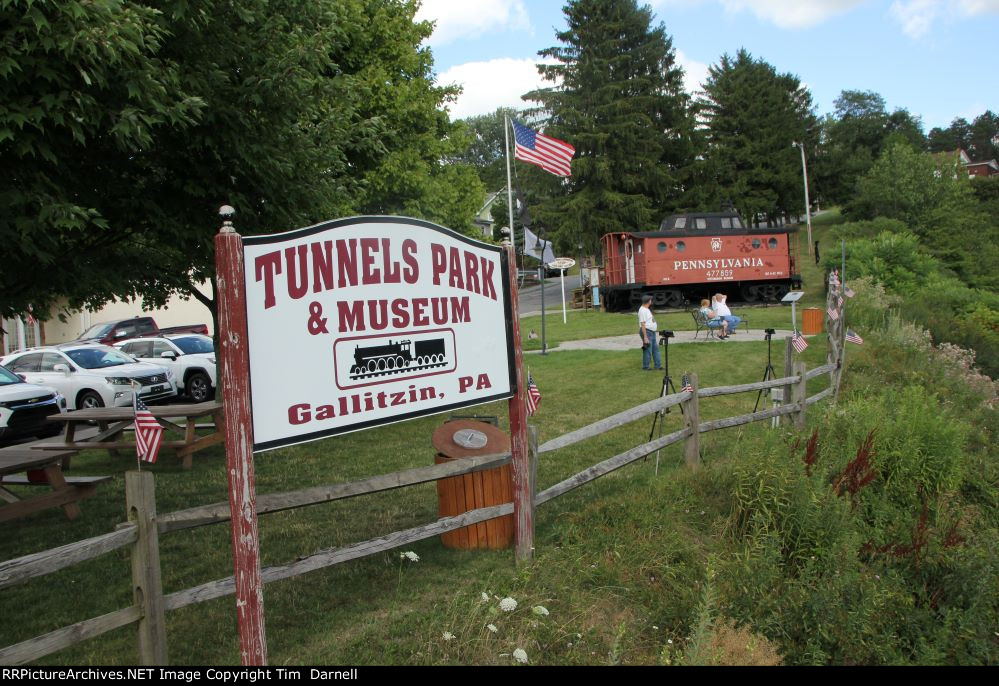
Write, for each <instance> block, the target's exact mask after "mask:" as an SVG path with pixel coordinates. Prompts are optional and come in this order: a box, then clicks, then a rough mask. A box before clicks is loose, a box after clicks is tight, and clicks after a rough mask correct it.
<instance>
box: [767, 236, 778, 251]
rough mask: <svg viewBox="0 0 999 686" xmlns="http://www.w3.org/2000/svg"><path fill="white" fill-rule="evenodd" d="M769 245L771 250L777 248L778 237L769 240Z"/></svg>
mask: <svg viewBox="0 0 999 686" xmlns="http://www.w3.org/2000/svg"><path fill="white" fill-rule="evenodd" d="M767 247H768V248H770V249H771V250H775V249H776V248H777V239H776V238H771V239H770V240H769V241H767Z"/></svg>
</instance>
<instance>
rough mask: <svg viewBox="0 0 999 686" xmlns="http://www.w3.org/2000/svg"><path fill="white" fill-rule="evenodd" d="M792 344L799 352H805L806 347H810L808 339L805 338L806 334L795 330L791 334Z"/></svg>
mask: <svg viewBox="0 0 999 686" xmlns="http://www.w3.org/2000/svg"><path fill="white" fill-rule="evenodd" d="M791 345H793V346H794V349H795V350H797V351H798V352H799V353H803V352H805V348H807V347H808V341H806V340H805V337H804V336H802V335H801V334H800V333H798V332H797V331H795V332H794V333H792V334H791Z"/></svg>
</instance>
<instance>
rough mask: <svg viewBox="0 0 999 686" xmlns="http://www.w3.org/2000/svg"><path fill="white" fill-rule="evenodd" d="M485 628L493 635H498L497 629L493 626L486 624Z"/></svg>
mask: <svg viewBox="0 0 999 686" xmlns="http://www.w3.org/2000/svg"><path fill="white" fill-rule="evenodd" d="M486 628H487V629H489V630H490V631H491V632H493V633H494V634H495V633H499V629H497V628H496V625H495V624H486Z"/></svg>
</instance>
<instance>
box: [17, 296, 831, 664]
mask: <svg viewBox="0 0 999 686" xmlns="http://www.w3.org/2000/svg"><path fill="white" fill-rule="evenodd" d="M789 315H790V311H789V309H787V308H784V307H770V308H754V309H753V310H752V314H751V316H752V317H753V328H754V330H759V327H763V326H780V327H781V328H787V323H782V322H780V321H778V320H779V319H780V317H785V318H789ZM771 316H772V317H773V323H772V324H771V323H769V321H768V317H771ZM674 317H675V318H676V319H677V323H676V324H674V323H673V318H674ZM684 317H686V318H687V319H689V315H687V314H686V313H677V314H668V315H665V316H660V321H661V322H664V326H666V327H674V328H682V320H683V318H684ZM633 318H634V314H629V315H605V314H600V313H574V314H573V318H572V319H571V320H570V325H572V326H574V327H575V328H574V329H573V331H574V332H576V334H578V336H577V337H579V338H587V337H593V336H605V335H615V333H621V334H628V333H631V332H632V330H633V329H634V326H633V323H634V320H633ZM612 323H613V326H617V325H620V326H621V329H622V330H621V331H620V332H614V331H611V330H610V329H611V326H612ZM558 324H559V325H560V326H561V322H560V321H559V322H558ZM529 327H530V320H526V321H525V322H522V330H523V331H524V332H525V335H526V331H528V330H529ZM549 335H553V334H549ZM574 335H575V334H574ZM565 340H568V339H565ZM814 340H815V344H813V345H811V346H810V347H809V348H808V350H807V351H806V352H805V354H804V355H802V356H801V358H802V359H804V360H805V361H806V362H807V363H808V365H809V367H815V366H818V365H821V364H824V363H825V354H826V351H825V346H824V345H822V344H821V343H820V342H819V339H818V338H816V339H814ZM783 350H784V346H783V342H782V341H779V342H778V341H775V343H774V346H773V352H774V366H775V368H776V369H777V371H778V374H780V373H781V371H782V370H783V364H784V363H783ZM640 354H641V353H640V351H639V350H638V349H637V348H636V350H634V351H629V352H600V351H575V352H556V353H552V354H550V355H547V356H538V355H532V356H530V357H529V358H528V362H529V364H530V367H531V372H532V374H533V376H534V378H535V380H536V381H537V383H538V385H539V387H540V389H541V392H542V394H543V397H542V402H541V407H540V410H539V411H538V413H537V414H536V415H535V416H534V417H533V418H532V419H531V423H533V424H535V425H537V426H538V427H539V430H540V433H541V440H542V441H545V440H548V439H550V438H554V437H556V436H558V435H561V434H563V433H565V432H567V431H570V430H573V429H576V428H579V427H581V426H585V425H586V424H589V423H591V422H593V421H595V420H597V419H600V418H603V417H606V416H608V415H610V414H613V413H615V412H618V411H621V410H624V409H626V408H629V407H633V406H634V405H637V404H639V403H642V402H645V401H647V400H650V399H652V398H655V397H657V396H658V395H659V393H660V391H661V387H662V381H663V377H662V376H661V375H659V374H655V373H652V372H642V371H640V370H639V365H640ZM766 355H767V344H766V342H765V341H763V340H762V336H760V340H749V341H740V342H739V343H738V344H732V345H677V346H674V347H672V348H671V351H670V363H671V368H672V372H673V376H674V379H675V380H677V381H678V380H679V378H680V375H681V374H682V373H684V372H687V371H690V372H696V373H697V374H698V376H699V377H700V383H701V386H702V387H707V386H720V385H728V384H737V383H747V382H752V381H758V380H760V378H762V375H763V371H764V367H765V364H766ZM826 385H827V380H826V378H825V377H822V378H819V379H815V380H814V381H812V382H810V383H809V393H810V394H813V393H815V392H818V391H819V390H822V389H823V388H825V387H826ZM755 401H756V394H755V393H752V394H742V395H738V396H725V397H718V398H710V399H705V400H703V401H702V405H701V419H702V421H704V420H707V419H712V418H717V417H725V416H732V415H737V414H743V413H747V412H750V411H752V409H753V406H754V403H755ZM766 402H767V399H766V398H764V399H763V400H762V403H766ZM473 412H474V413H476V414H484V415H495V416H497V417H498V418H499V422H500V426H501V427H502V428H503V429H504V430H506V429H508V428H509V423H508V420H507V405H506V403H505V402H499V403H492V404H490V405H486V406H480V407H477V408H471V409H470V410H469V411H468V412H465V413H466V414H470V413H473ZM445 419H446V416H443V415H439V416H434V417H427V418H423V419H418V420H413V421H409V422H405V423H400V424H395V425H391V426H387V427H381V428H378V429H372V430H369V431H364V432H359V433H354V434H349V435H345V436H341V437H337V438H332V439H328V440H324V441H318V442H314V443H309V444H305V445H301V446H296V447H292V448H287V449H282V450H276V451H272V452H267V453H263V454H260V455H258V456H257V458H256V475H257V490H258V492H259V493H274V492H281V491H289V490H295V489H299V488H305V487H312V486H318V485H322V484H333V483H341V482H345V481H351V480H355V479H359V478H363V477H366V476H371V475H376V474H384V473H388V472H392V471H396V470H400V469H407V468H412V467H418V466H424V465H429V464H432V463H433V456H434V450H433V448H432V446H431V444H430V436H431V434H432V432H433V431H434V429H436V428H437V427H438V426H440V424H441V423H442V422H443V421H444V420H445ZM650 421H651V420H648V419H646V420H641V421H638V422H635V423H633V424H630V425H627V426H624V427H621V428H619V429H616V430H615V431H613V432H611V433H608V434H605V435H603V436H601V437H598V438H596V439H593V440H591V441H588V442H586V443H582V444H577V445H575V446H571V447H569V448H565V449H563V450H561V451H558V452H555V453H550V454H546V455H544V456H543V457H542V460H541V462H540V465H539V474H538V485H539V488H541V489H543V488H545V487H547V486H550V485H552V484H554V483H556V482H558V481H560V480H562V479H564V478H567V477H569V476H571V475H572V474H575V473H577V472H578V471H580V470H582V469H584V468H586V467H588V466H590V465H592V464H594V463H596V462H598V461H600V460H602V459H605V458H607V457H610V456H612V455H615V454H617V453H620V452H623V451H625V450H627V449H629V448H631V447H633V446H635V445H638V444H640V443H643V442H645V441H646V440H648V437H649V429H650ZM680 422H681V417H680V414H679V413H678V412H676V411H674V412H672V413H670V414H669V415H668V416H667V418H666V429H665V430H666V431H673V430H676V429H677V428H679V427H680ZM786 434H787V432H786V431H785V430H783V429H782V430H780V431H778V432H773V431H771V430H770V429H769V422H760V423H756V424H753V425H749V426H746V427H741V428H734V429H727V430H724V431H719V432H714V433H711V434H706V435H704V436H702V453H703V459H704V463H705V467H704V469H703V470H701V472H699V473H691V472H689V471H688V470H687V469H686V467H685V466H684V462H683V458H682V446H680V445H676V446H671V447H670V448H669V449H666V450H663V451H662V454H661V456H660V458H661V462H660V468H659V473H658V475H656V474H655V462H656V460H655V458H654V457H650V458H649V459H648V460H647V461H640V462H638V463H636V464H633V465H630V466H628V467H625V468H624V469H622V470H619V471H618V472H615V473H614V474H612V475H609V476H606V477H604V478H602V479H600V480H598V481H597V482H595V483H593V484H589V485H586V486H584V487H582V488H580V489H577V490H575V491H572V492H570V493H569V494H567V495H566V496H564V497H562V498H559V499H557V500H555V501H553V502H551V503H548V504H546V505H545V506H543V507H542V508H541V509H539V511H538V513H537V516H536V525H537V554H536V561H535V563H534V564H533V565H530V566H527V567H525V568H522V569H519V570H518V569H517V568H516V566H515V565H514V562H513V553H512V551H498V552H479V551H475V552H468V551H457V550H450V549H447V548H445V547H443V546H442V545H441V543H440V541H439V540H438V539H436V538H434V539H428V540H426V541H422V542H419V543H417V544H414V545H411V546H407V547H406V548H405V550H413V551H415V552H416V553H417V554H418V555H419V557H420V561H419V562H416V563H412V562H409V561H406V560H401V559H400V557H399V553H400V551H393V552H389V553H383V554H379V555H375V556H372V557H369V558H366V559H363V560H357V561H353V562H349V563H346V564H342V565H338V566H336V567H334V568H331V569H326V570H320V571H317V572H312V573H309V574H307V575H304V576H301V577H297V578H294V579H290V580H286V581H281V582H277V583H273V584H268V585H267V586H266V587H265V594H264V598H265V608H266V617H267V637H268V645H269V651H270V663H271V664H272V665H294V664H337V663H340V664H351V663H353V664H386V663H391V664H468V663H475V664H509V663H510V662H511V657H510V655H511V654H512V651H513V650H514V649H515V648H517V647H522V648H524V649H525V650H527V651H528V654H529V655H530V657H531V662H532V663H548V664H608V663H611V664H614V663H654V662H656V661H657V660H659V659H660V656H661V653H662V651H663V650H664V646H667V645H668V643H667V641H668V640H672V639H673V638H675V639H677V640H678V641H679V640H680V639H681V638H682V635H683V632H684V631H685V630H686V629H685V627H686V626H687V623H688V622H689V620H690V612H691V610H692V603H694V602H696V598H697V595H698V593H699V591H698V590H697V585H696V583H695V582H697V579H699V578H702V577H703V570H704V565H705V562H706V560H708V558H709V557H710V556H711V555H714V554H723V553H724V551H723V550H718V549H717V545H718V543H717V541H718V538H717V532H718V531H719V530H720V528H724V526H725V522H726V517H727V513H726V512H725V511H724V506H723V505H722V503H723V501H724V498H721V497H720V495H719V493H718V492H717V489H718V488H719V485H718V483H719V482H718V480H717V479H716V478H714V476H717V472H715V471H714V470H716V469H718V468H720V466H721V465H724V464H727V463H729V462H730V461H732V460H737V459H738V457H739V454H740V450H741V445H742V444H743V442H744V441H758V440H764V441H766V440H774V437H777V436H780V437H783V436H785V435H786ZM781 440H783V438H781ZM789 440H790V439H789ZM135 468H136V464H135V461H134V458H133V457H129V456H119V457H112V456H110V455H109V454H108V453H106V452H104V451H86V452H83V453H81V454H79V455H78V456H77V457H75V458H74V461H73V468H72V471H71V474H76V475H88V474H107V475H112V477H113V479H112V481H111V482H109V483H105V484H103V485H102V486H101V487H100V488H99V490H98V493H97V495H96V496H95V497H94V498H91V499H89V500H85V501H83V502H82V505H81V506H82V510H83V514H82V516H81V517H80V518H79V519H77V520H76V521H73V522H70V521H68V520H66V519H65V517H64V516H63V515H62V512H61V511H60V510H57V509H54V510H47V511H45V512H43V513H40V514H37V515H34V516H31V517H28V518H25V519H21V520H18V521H14V522H11V523H8V524H7V525H6V526H5V534H6V535H5V536H4V537H3V540H2V541H0V559H2V560H9V559H11V558H14V557H17V556H21V555H26V554H29V553H34V552H38V551H42V550H45V549H49V548H53V547H56V546H59V545H63V544H66V543H69V542H72V541H76V540H80V539H83V538H87V537H90V536H95V535H99V534H103V533H107V532H110V531H112V530H114V528H115V527H116V526H117V525H118V524H120V523H122V522H124V521H126V516H125V497H124V473H125V471H127V470H129V469H135ZM143 469H145V470H149V471H151V472H153V473H154V474H155V477H156V491H157V509H158V511H159V512H160V513H165V512H170V511H175V510H179V509H185V508H189V507H194V506H198V505H203V504H208V503H214V502H221V501H225V500H226V498H227V495H226V479H225V459H224V455H223V452H222V450H221V448H213V449H211V450H207V451H204V452H202V453H199V454H198V455H196V456H195V460H194V468H193V469H192V470H190V471H184V470H183V469H181V468H180V464H179V461H178V460H177V459H176V458H175V457H174V456H173V455H172V453H171V451H169V450H164V451H163V454H162V455H161V457H160V460H159V463H158V464H156V465H154V466H143ZM436 517H437V499H436V491H435V487H434V485H433V484H426V485H421V486H416V487H409V488H404V489H398V490H395V491H390V492H386V493H381V494H377V495H372V496H363V497H359V498H354V499H350V500H345V501H340V502H337V503H332V504H324V505H316V506H311V507H307V508H301V509H297V510H292V511H287V512H282V513H277V514H270V515H265V516H262V517H261V518H260V542H261V554H262V558H263V564H264V565H265V566H266V565H276V564H285V563H288V562H291V561H293V560H295V559H297V558H299V557H303V556H307V555H310V554H312V553H314V552H316V551H318V550H321V549H326V548H335V547H339V546H343V545H346V544H349V543H353V542H357V541H362V540H366V539H369V538H374V537H377V536H381V535H384V534H387V533H389V532H392V531H397V530H401V529H406V528H410V527H414V526H418V525H420V524H423V523H428V522H430V521H433V520H434V519H436ZM160 545H161V553H160V554H161V564H162V569H163V583H164V590H165V592H167V593H170V592H173V591H178V590H181V589H184V588H189V587H191V586H194V585H197V584H201V583H205V582H208V581H211V580H215V579H219V578H223V577H226V576H229V575H231V574H232V562H231V554H230V533H229V526H228V523H226V524H222V525H214V526H207V527H203V528H200V529H194V530H187V531H182V532H177V533H172V534H166V535H163V536H161V538H160ZM483 593H485V594H486V598H487V599H488V600H483V599H482V597H481V596H482V595H483ZM507 595H511V596H514V597H516V598H517V600H518V603H519V608H518V610H517V611H515V612H512V613H500V612H499V611H498V610H497V609H496V607H497V599H498V598H502V597H504V596H507ZM130 604H131V584H130V575H129V556H128V550H127V549H122V550H119V551H116V552H114V553H111V554H109V555H106V556H104V557H102V558H99V559H97V560H94V561H90V562H87V563H84V564H81V565H77V566H74V567H70V568H68V569H66V570H63V571H61V572H58V573H55V574H52V575H49V576H46V577H43V578H40V579H35V580H32V581H30V582H28V583H24V584H20V585H18V586H14V587H11V588H8V589H4V590H3V592H2V593H0V616H3V618H4V621H3V622H2V623H0V645H2V646H6V645H10V644H12V643H15V642H18V641H22V640H25V639H28V638H31V637H33V636H37V635H40V634H42V633H45V632H47V631H52V630H54V629H57V628H59V627H62V626H66V625H68V624H71V623H73V622H77V621H80V620H83V619H86V618H89V617H95V616H98V615H101V614H104V613H107V612H111V611H114V610H116V609H119V608H122V607H125V606H128V605H130ZM537 606H541V607H544V608H546V609H547V610H548V611H549V612H550V614H549V615H542V614H539V613H536V612H532V610H531V608H532V607H537ZM489 624H492V625H493V626H494V627H495V628H496V629H497V631H496V632H493V631H491V630H490V629H489V628H488V626H487V625H489ZM653 627H655V628H653ZM445 632H447V633H449V634H451V635H453V636H454V637H455V638H453V639H451V640H446V639H444V638H443V636H444V635H445ZM167 636H168V641H169V653H170V662H171V663H172V664H178V665H183V664H191V665H196V664H237V663H238V662H239V649H238V639H237V634H236V626H235V611H234V597H233V596H228V597H225V598H221V599H217V600H213V601H209V602H206V603H202V604H199V605H194V606H191V607H187V608H184V609H181V610H178V611H175V612H169V613H168V614H167ZM137 660H138V652H137V648H136V640H135V634H134V629H133V628H131V627H126V628H123V629H119V630H116V631H114V632H111V633H109V634H105V635H104V636H101V637H99V638H96V639H92V640H89V641H86V642H84V643H82V644H80V645H77V646H75V647H73V648H70V649H67V650H65V651H62V652H60V653H57V654H55V655H53V656H50V657H48V658H45V659H43V660H42V661H41V662H42V663H43V664H73V665H84V664H127V663H135V662H136V661H137Z"/></svg>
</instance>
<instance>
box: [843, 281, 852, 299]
mask: <svg viewBox="0 0 999 686" xmlns="http://www.w3.org/2000/svg"><path fill="white" fill-rule="evenodd" d="M843 295H845V296H846V297H848V298H852V297H853V296H854V292H853V289H852V288H850V287H849V286H847V285H846V284H843Z"/></svg>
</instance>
